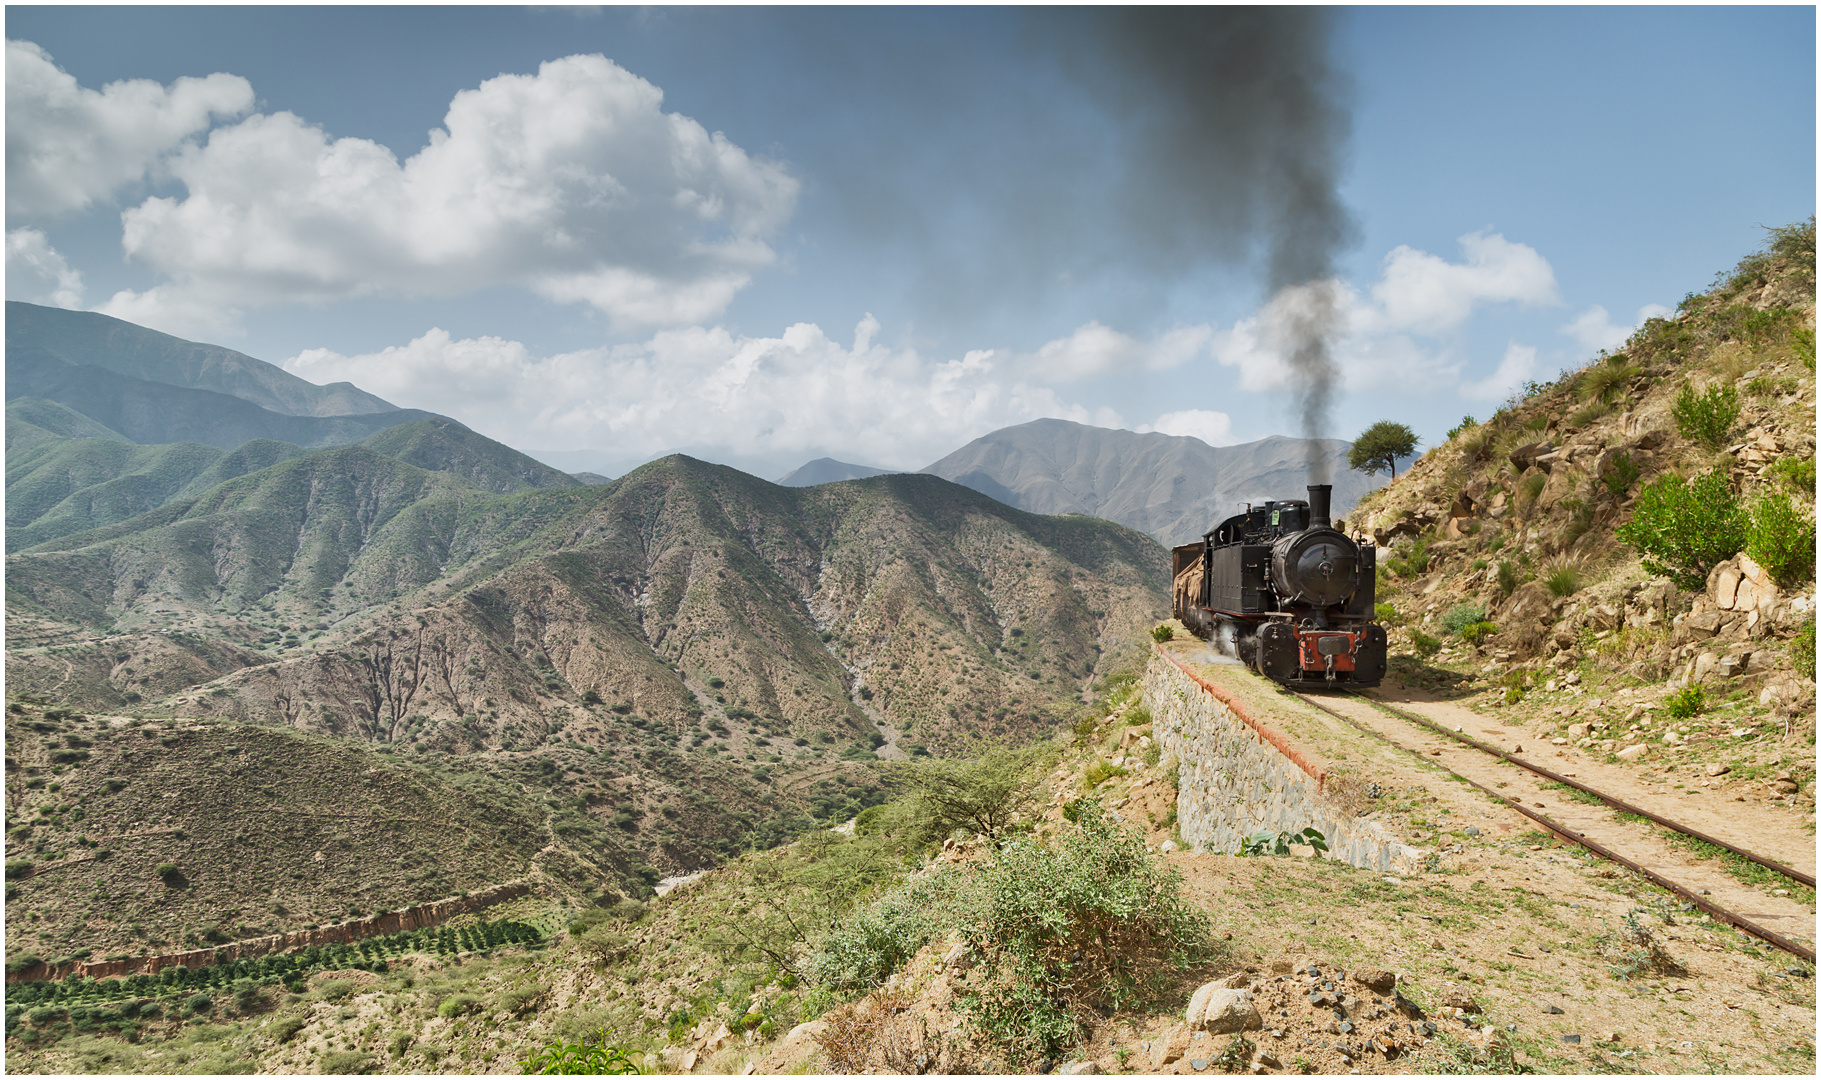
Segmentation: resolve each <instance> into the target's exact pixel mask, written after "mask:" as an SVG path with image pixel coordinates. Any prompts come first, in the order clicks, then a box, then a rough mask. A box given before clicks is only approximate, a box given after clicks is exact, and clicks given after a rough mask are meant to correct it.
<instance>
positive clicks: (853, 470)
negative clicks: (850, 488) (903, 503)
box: [778, 457, 898, 487]
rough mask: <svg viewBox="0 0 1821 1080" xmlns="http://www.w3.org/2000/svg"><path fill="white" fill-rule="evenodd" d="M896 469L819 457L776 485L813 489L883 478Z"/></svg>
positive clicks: (780, 478) (795, 470) (800, 466)
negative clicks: (839, 482) (844, 481)
mask: <svg viewBox="0 0 1821 1080" xmlns="http://www.w3.org/2000/svg"><path fill="white" fill-rule="evenodd" d="M897 471H898V470H896V469H876V468H874V467H873V466H871V465H854V464H852V463H850V462H846V461H836V460H835V459H834V458H826V457H821V458H817V459H816V460H814V461H810V462H805V463H804V464H802V465H799V466H797V467H796V468H794V469H792V470H790V471H789V472H787V473H785V474H784V475H783V476H780V477H778V483H780V484H783V485H784V486H785V487H815V486H816V485H817V484H833V483H836V482H837V481H841V480H864V479H866V478H867V477H869V476H884V475H885V474H886V473H890V472H897Z"/></svg>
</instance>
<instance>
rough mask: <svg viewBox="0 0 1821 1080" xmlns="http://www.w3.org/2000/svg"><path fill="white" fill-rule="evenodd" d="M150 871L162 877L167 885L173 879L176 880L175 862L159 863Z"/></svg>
mask: <svg viewBox="0 0 1821 1080" xmlns="http://www.w3.org/2000/svg"><path fill="white" fill-rule="evenodd" d="M152 872H153V873H155V874H157V875H158V876H159V877H160V878H162V879H164V883H165V884H167V885H169V884H170V883H171V882H173V881H176V880H177V877H178V873H177V864H176V863H168V862H166V863H159V864H158V865H157V866H156V867H154V868H153V870H152Z"/></svg>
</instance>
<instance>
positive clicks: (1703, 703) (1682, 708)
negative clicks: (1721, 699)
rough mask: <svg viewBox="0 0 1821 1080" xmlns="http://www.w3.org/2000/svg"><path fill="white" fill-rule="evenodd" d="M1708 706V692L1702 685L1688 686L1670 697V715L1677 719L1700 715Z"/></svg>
mask: <svg viewBox="0 0 1821 1080" xmlns="http://www.w3.org/2000/svg"><path fill="white" fill-rule="evenodd" d="M1706 708H1707V692H1706V691H1704V690H1702V689H1701V688H1700V686H1698V685H1697V686H1688V687H1684V688H1683V689H1681V690H1678V691H1677V692H1676V693H1674V694H1672V695H1671V696H1670V698H1669V715H1670V716H1671V717H1672V718H1674V719H1676V720H1687V719H1690V718H1691V717H1695V716H1699V715H1700V714H1701V712H1702V711H1703V710H1704V709H1706Z"/></svg>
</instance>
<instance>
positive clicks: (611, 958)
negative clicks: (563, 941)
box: [576, 926, 632, 965]
mask: <svg viewBox="0 0 1821 1080" xmlns="http://www.w3.org/2000/svg"><path fill="white" fill-rule="evenodd" d="M576 946H577V947H578V948H580V949H581V950H582V952H583V953H584V954H585V955H587V956H588V957H589V958H591V959H592V960H594V962H595V963H597V964H603V965H613V964H617V963H619V962H620V961H621V960H624V959H626V958H627V957H628V956H631V955H632V939H631V938H629V937H627V936H626V935H625V934H621V933H617V932H615V931H613V930H610V929H608V928H607V927H605V926H596V927H593V928H591V929H588V930H585V931H583V933H582V934H581V936H579V937H577V938H576Z"/></svg>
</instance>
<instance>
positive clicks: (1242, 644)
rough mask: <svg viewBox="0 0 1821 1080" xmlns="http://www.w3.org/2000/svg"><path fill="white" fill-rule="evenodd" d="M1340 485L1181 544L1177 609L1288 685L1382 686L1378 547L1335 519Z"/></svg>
mask: <svg viewBox="0 0 1821 1080" xmlns="http://www.w3.org/2000/svg"><path fill="white" fill-rule="evenodd" d="M1332 494H1333V488H1332V486H1331V485H1328V484H1311V485H1310V486H1309V498H1308V500H1307V501H1306V502H1305V501H1304V500H1302V499H1291V500H1287V501H1285V502H1267V503H1265V504H1264V505H1263V506H1247V507H1246V512H1245V513H1243V514H1239V515H1237V516H1235V517H1230V518H1228V519H1227V520H1225V521H1223V522H1221V523H1220V525H1219V526H1218V527H1217V528H1215V529H1214V530H1212V531H1211V532H1209V533H1207V534H1206V535H1204V536H1203V537H1202V538H1201V543H1199V544H1186V545H1184V546H1182V547H1179V548H1176V549H1175V552H1174V554H1175V571H1174V572H1175V594H1176V601H1175V609H1176V610H1175V615H1176V618H1178V619H1179V620H1181V621H1182V624H1183V625H1184V626H1186V627H1188V628H1189V631H1190V632H1191V633H1193V634H1195V635H1196V636H1197V637H1201V638H1207V639H1210V640H1213V641H1216V642H1217V643H1218V644H1219V645H1220V646H1221V647H1222V648H1224V649H1226V650H1227V651H1228V652H1230V653H1232V654H1233V655H1235V656H1237V657H1238V658H1239V659H1241V660H1243V661H1245V662H1246V663H1247V664H1249V665H1251V667H1252V668H1253V669H1254V670H1256V671H1258V672H1259V673H1260V674H1262V675H1264V676H1266V677H1268V678H1272V679H1276V680H1277V681H1278V682H1281V683H1285V684H1288V685H1292V686H1296V685H1302V686H1308V685H1311V684H1315V685H1340V686H1349V687H1366V686H1377V685H1378V683H1379V680H1381V679H1383V678H1384V677H1385V644H1386V642H1385V631H1384V628H1383V627H1381V626H1379V625H1378V623H1377V622H1375V621H1373V610H1372V607H1373V600H1374V595H1375V591H1374V586H1375V585H1376V583H1377V582H1376V571H1377V549H1376V548H1374V547H1372V546H1370V545H1367V546H1365V547H1362V546H1360V545H1359V544H1357V543H1354V542H1353V540H1351V539H1349V538H1348V537H1347V536H1346V535H1345V534H1344V533H1341V532H1340V531H1338V530H1337V529H1335V528H1334V526H1333V524H1332V522H1331V521H1330V520H1329V517H1328V508H1329V499H1330V497H1331V496H1332Z"/></svg>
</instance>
